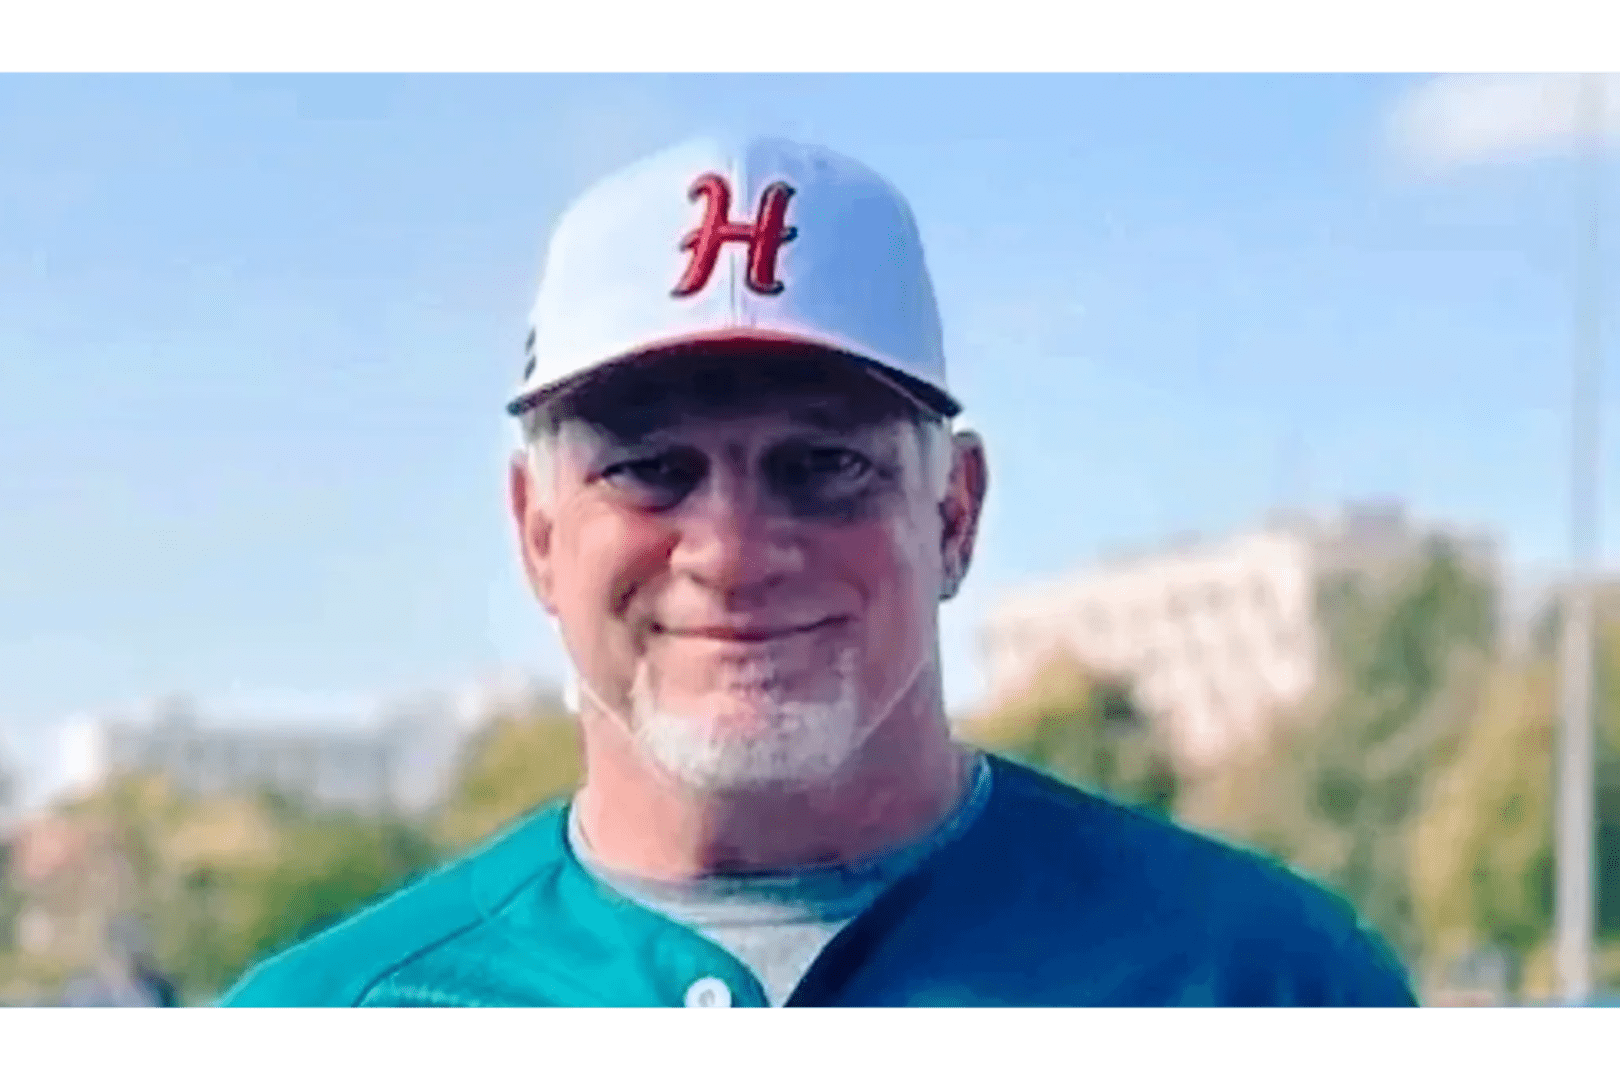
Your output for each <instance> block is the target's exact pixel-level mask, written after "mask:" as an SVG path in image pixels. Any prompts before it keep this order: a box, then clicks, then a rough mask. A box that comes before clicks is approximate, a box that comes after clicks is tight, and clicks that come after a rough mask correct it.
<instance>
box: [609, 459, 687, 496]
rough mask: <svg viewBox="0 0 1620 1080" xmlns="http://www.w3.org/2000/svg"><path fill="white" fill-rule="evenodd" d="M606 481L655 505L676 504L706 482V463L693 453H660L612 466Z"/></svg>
mask: <svg viewBox="0 0 1620 1080" xmlns="http://www.w3.org/2000/svg"><path fill="white" fill-rule="evenodd" d="M602 479H604V480H606V481H607V482H608V483H610V484H613V485H614V486H615V487H619V488H623V489H628V490H630V491H631V492H632V493H634V494H637V495H640V496H642V497H644V498H648V499H649V500H651V501H654V502H673V501H675V500H677V499H680V498H681V497H682V496H684V495H686V494H687V493H688V492H689V491H691V490H692V489H693V488H694V487H696V486H697V484H698V481H700V480H702V479H703V461H702V459H701V458H699V457H697V456H696V455H692V454H680V453H672V454H659V455H658V456H656V457H648V458H637V459H636V460H635V461H625V462H620V463H619V464H617V465H612V466H609V467H608V468H606V469H603V470H602Z"/></svg>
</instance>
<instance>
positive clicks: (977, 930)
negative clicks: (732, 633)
mask: <svg viewBox="0 0 1620 1080" xmlns="http://www.w3.org/2000/svg"><path fill="white" fill-rule="evenodd" d="M991 767H992V769H993V787H992V791H991V794H990V796H989V799H988V801H987V804H986V805H985V806H984V808H983V810H982V811H981V812H980V813H979V814H978V816H977V818H976V819H975V820H974V821H973V823H972V824H971V825H970V826H969V827H967V828H966V829H965V830H964V831H963V832H962V833H961V835H959V836H958V837H956V838H955V839H954V840H952V841H951V842H950V843H948V844H947V845H945V846H944V847H942V848H940V849H939V850H938V851H936V852H935V853H934V854H933V855H932V856H930V857H929V858H928V859H927V860H926V861H925V862H924V863H923V864H922V865H921V866H919V867H918V868H916V869H915V870H913V871H912V872H910V873H909V874H907V875H905V876H904V877H902V878H901V879H900V880H898V881H897V882H896V883H895V884H893V885H892V886H890V887H889V888H888V889H887V890H886V891H884V892H883V893H882V895H881V896H879V897H878V898H877V900H876V901H875V902H874V903H872V904H871V906H870V907H868V908H867V909H866V910H865V911H864V912H863V913H862V914H861V915H859V916H858V917H856V918H855V919H854V920H853V921H851V922H850V923H849V924H848V925H847V926H845V927H844V928H843V929H842V930H841V931H839V932H838V933H837V935H836V936H835V937H834V938H833V939H832V940H831V942H830V943H829V944H828V945H827V946H826V948H825V949H823V950H822V951H821V953H820V954H819V955H818V956H817V957H816V959H815V961H814V962H813V963H812V964H811V966H810V968H809V970H808V971H807V972H806V974H805V975H804V977H803V979H802V980H801V981H800V982H799V983H798V985H797V987H796V988H795V989H794V990H793V992H792V994H791V996H790V997H789V998H788V1000H787V1002H786V1004H787V1005H788V1006H790V1007H792V1006H953V1007H954V1006H1032V1007H1052V1006H1127V1007H1133V1006H1158V1005H1182V1006H1186V1005H1195V1006H1196V1005H1204V1006H1265V1005H1284V1006H1306V1005H1317V1006H1407V1005H1415V1004H1416V1000H1415V999H1414V997H1413V994H1412V991H1411V989H1410V987H1409V985H1408V982H1407V979H1406V976H1405V974H1404V972H1403V971H1402V969H1401V967H1400V964H1399V963H1398V962H1397V961H1396V960H1395V959H1394V958H1393V956H1392V955H1391V954H1390V952H1389V950H1388V949H1387V948H1386V947H1385V946H1384V944H1383V943H1382V942H1381V941H1379V939H1378V938H1377V937H1376V935H1374V934H1372V933H1370V932H1369V931H1367V930H1366V929H1365V928H1364V927H1362V926H1361V925H1360V924H1359V922H1358V920H1357V919H1356V917H1355V915H1354V913H1353V912H1352V911H1351V910H1350V909H1349V908H1348V907H1347V906H1346V905H1345V904H1344V902H1343V901H1341V900H1339V899H1338V898H1337V897H1335V896H1333V895H1332V894H1331V893H1329V892H1327V891H1325V890H1323V889H1322V888H1320V887H1319V886H1317V885H1314V884H1312V883H1310V882H1308V881H1306V880H1305V879H1304V878H1301V877H1299V876H1298V875H1296V874H1294V873H1292V872H1290V871H1289V870H1287V869H1285V868H1283V867H1282V866H1280V865H1278V864H1276V863H1274V862H1272V861H1270V860H1268V859H1265V858H1263V857H1261V856H1258V855H1255V854H1251V853H1248V852H1244V851H1241V850H1238V849H1236V848H1233V847H1230V846H1228V845H1226V844H1223V843H1220V842H1218V841H1215V840H1213V839H1210V838H1208V837H1204V836H1201V835H1199V834H1197V833H1194V832H1191V831H1189V830H1187V829H1184V828H1181V827H1179V826H1177V825H1174V824H1172V823H1170V822H1168V821H1164V820H1161V819H1159V818H1156V817H1153V816H1151V815H1147V814H1143V813H1139V812H1136V811H1133V810H1130V809H1127V808H1125V807H1122V806H1119V805H1116V804H1114V803H1112V802H1110V801H1108V800H1106V799H1102V798H1099V797H1097V796H1094V795H1091V794H1088V793H1085V792H1082V791H1079V790H1076V789H1075V788H1072V787H1069V786H1068V785H1065V784H1062V783H1060V782H1058V781H1055V780H1053V779H1051V778H1049V777H1046V776H1044V775H1042V774H1040V773H1037V772H1035V771H1033V770H1030V769H1026V768H1024V767H1022V766H1019V765H1015V764H1012V763H1010V762H1007V761H1004V760H1000V759H991ZM567 822H568V813H567V804H566V803H562V804H556V805H552V806H548V807H545V808H542V809H540V810H538V811H536V812H535V813H533V814H531V815H529V816H528V817H527V818H525V819H524V820H523V821H521V822H519V823H518V824H517V825H516V826H515V827H513V828H511V829H509V830H508V831H506V832H505V833H504V834H503V835H501V836H500V837H498V838H496V839H495V840H493V841H492V842H490V843H488V844H486V845H485V846H483V847H482V848H481V849H479V850H478V851H475V852H474V853H472V854H470V855H468V856H466V857H464V858H462V859H460V860H458V861H457V862H455V863H452V864H450V865H449V866H446V867H445V868H443V869H441V870H439V871H438V872H436V873H434V874H432V875H431V876H429V877H427V878H424V879H423V880H421V881H419V882H416V883H415V884H412V885H410V886H408V887H406V888H404V889H402V890H400V891H399V892H397V893H395V894H394V895H392V896H390V897H389V898H387V899H385V900H383V901H381V902H380V903H377V904H375V905H373V906H371V907H369V908H368V909H366V910H364V911H362V912H360V913H359V914H357V915H354V916H352V917H350V918H348V919H347V920H345V921H343V922H341V923H339V924H337V925H336V926H333V927H331V928H330V929H327V930H326V931H324V932H322V933H320V934H318V935H317V936H315V937H313V938H311V939H310V940H309V941H307V942H304V943H303V944H301V945H298V946H295V947H294V948H292V949H290V950H288V951H287V952H284V953H282V954H280V955H279V956H276V957H273V958H271V959H270V960H268V961H266V962H264V963H262V964H260V965H259V966H258V967H256V968H254V969H253V970H252V971H250V972H249V973H248V974H247V975H246V976H245V977H244V978H243V979H242V981H241V982H240V983H239V984H238V985H237V986H236V987H235V988H234V989H232V990H231V991H230V992H229V993H228V994H227V995H226V997H225V998H224V1000H223V1002H222V1004H224V1005H228V1006H384V1007H388V1006H507V1007H514V1006H680V1005H688V1004H700V1005H714V1004H728V1005H732V1006H745V1007H746V1006H764V1005H765V1004H766V1003H767V1001H766V995H765V992H764V990H763V989H762V988H761V986H760V985H759V983H758V981H757V980H756V979H755V978H754V976H753V974H752V973H751V972H750V970H749V969H748V968H747V967H746V966H745V965H744V964H743V963H742V962H741V961H739V960H738V959H736V958H735V957H733V956H732V955H731V954H729V953H728V952H726V950H725V949H723V948H721V947H720V946H719V945H718V944H716V943H715V942H713V941H711V940H710V939H708V938H706V937H704V936H703V935H701V934H699V933H697V932H696V931H695V930H693V929H690V928H688V927H686V926H683V925H681V924H679V923H677V922H674V921H672V920H670V919H668V918H666V917H665V916H663V915H659V914H657V913H655V912H653V911H652V910H650V909H648V908H645V907H642V906H640V905H638V904H636V903H634V902H633V901H631V900H629V899H628V898H626V897H625V896H623V895H622V894H620V893H619V892H617V891H615V890H614V889H613V888H612V887H611V886H609V885H607V884H605V883H604V882H602V881H600V880H599V879H597V878H596V877H594V876H593V875H592V874H591V873H590V872H588V871H587V870H586V869H585V868H584V867H583V866H582V865H581V864H580V863H579V861H578V860H577V859H576V858H575V856H574V854H573V852H572V850H571V848H570V846H569V843H568V834H567V831H568V824H567Z"/></svg>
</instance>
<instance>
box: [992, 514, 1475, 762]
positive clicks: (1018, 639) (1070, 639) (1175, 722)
mask: <svg viewBox="0 0 1620 1080" xmlns="http://www.w3.org/2000/svg"><path fill="white" fill-rule="evenodd" d="M1438 532H1439V530H1435V529H1425V528H1420V527H1419V526H1417V525H1416V524H1414V523H1413V522H1411V521H1410V520H1409V519H1408V517H1407V515H1406V513H1405V511H1404V509H1403V508H1402V507H1401V506H1400V505H1399V504H1395V503H1377V504H1366V505H1359V506H1351V507H1348V508H1346V509H1344V510H1342V511H1340V512H1338V513H1335V514H1332V515H1328V516H1311V515H1300V514H1295V515H1289V516H1279V517H1277V518H1275V519H1273V520H1272V521H1269V522H1267V523H1265V524H1264V525H1262V526H1260V527H1258V528H1255V529H1253V530H1250V531H1246V532H1242V533H1239V534H1237V535H1232V536H1227V537H1224V538H1219V539H1213V540H1188V541H1183V542H1179V543H1175V544H1171V545H1167V546H1165V547H1163V548H1160V549H1157V550H1154V551H1148V552H1143V553H1138V554H1133V555H1127V556H1123V557H1119V558H1115V559H1110V560H1106V561H1104V562H1103V563H1102V564H1100V565H1097V566H1095V567H1092V568H1089V569H1087V570H1085V571H1083V572H1081V573H1078V574H1076V575H1074V576H1072V577H1070V578H1067V579H1064V580H1057V581H1050V582H1046V583H1043V584H1041V585H1039V586H1038V587H1035V588H1032V589H1029V590H1027V591H1024V592H1022V593H1020V594H1017V595H1013V596H1010V597H1008V598H1007V599H1006V600H1005V601H1004V602H1003V603H1002V604H1001V605H999V606H998V607H997V608H996V609H995V610H994V611H993V612H992V614H991V616H990V618H989V619H988V620H986V623H985V625H984V627H983V631H982V637H981V646H982V649H983V654H984V658H985V663H986V668H987V675H988V682H989V690H990V696H991V699H992V703H994V702H999V701H1002V700H1006V699H1007V698H1009V697H1012V696H1016V695H1017V694H1018V693H1020V692H1021V691H1022V690H1023V688H1024V687H1025V686H1027V684H1028V681H1029V679H1030V678H1031V677H1032V676H1033V675H1034V674H1035V672H1036V671H1037V670H1038V669H1039V667H1040V666H1041V665H1042V664H1043V663H1045V662H1047V661H1048V660H1050V659H1051V658H1052V657H1053V656H1054V654H1060V653H1067V654H1069V655H1071V656H1073V657H1074V658H1076V659H1078V660H1079V661H1080V662H1081V663H1083V664H1085V665H1086V666H1087V667H1090V668H1092V669H1093V670H1095V671H1098V672H1101V673H1105V674H1108V675H1111V676H1115V677H1120V678H1124V679H1126V680H1128V681H1129V682H1130V683H1131V684H1132V685H1133V687H1134V688H1135V695H1136V699H1137V704H1138V705H1139V707H1141V708H1142V709H1143V710H1144V711H1145V712H1146V713H1148V714H1149V715H1150V716H1153V717H1154V718H1155V719H1156V720H1157V721H1158V722H1160V723H1161V724H1163V725H1164V728H1165V731H1166V734H1167V736H1168V740H1169V743H1170V746H1171V750H1172V753H1173V754H1174V755H1175V757H1176V760H1177V764H1178V766H1179V767H1181V768H1182V769H1184V770H1188V771H1197V770H1199V769H1201V768H1203V767H1206V766H1208V765H1210V764H1212V763H1214V762H1215V761H1217V760H1219V759H1220V758H1221V756H1222V755H1223V754H1225V753H1226V752H1228V751H1229V750H1230V749H1231V748H1232V747H1234V746H1235V745H1238V744H1239V743H1241V742H1243V741H1245V740H1247V739H1249V738H1251V737H1253V736H1254V735H1257V734H1259V733H1260V732H1262V731H1263V730H1264V728H1265V726H1266V725H1267V724H1268V723H1269V722H1270V721H1271V719H1272V718H1273V717H1275V716H1277V715H1278V714H1279V713H1280V712H1282V711H1283V710H1286V709H1287V708H1288V707H1290V706H1293V705H1297V704H1298V703H1299V702H1301V701H1302V700H1303V699H1304V698H1305V696H1306V695H1307V694H1309V693H1310V692H1311V690H1312V689H1313V687H1314V686H1315V685H1316V684H1317V679H1318V676H1319V673H1320V668H1321V659H1322V657H1321V640H1320V621H1321V620H1320V617H1319V616H1320V611H1319V597H1320V596H1321V593H1322V589H1323V586H1325V585H1330V584H1332V583H1333V582H1335V581H1342V580H1345V579H1347V578H1362V579H1367V578H1371V579H1375V580H1376V579H1378V578H1381V577H1383V576H1384V575H1386V574H1390V573H1394V572H1396V571H1398V570H1399V569H1400V568H1402V567H1404V566H1408V565H1410V564H1411V560H1412V558H1413V557H1414V556H1416V555H1417V554H1418V553H1419V552H1420V551H1421V550H1422V549H1423V545H1424V543H1425V542H1426V541H1427V540H1428V539H1430V538H1431V537H1433V536H1435V535H1436V534H1437V533H1438ZM1444 535H1446V537H1447V538H1448V539H1450V540H1452V541H1453V542H1454V543H1456V544H1457V545H1458V547H1459V549H1460V550H1461V551H1462V552H1463V553H1464V554H1465V556H1466V557H1467V558H1468V559H1470V560H1471V561H1474V562H1478V563H1481V564H1483V565H1485V566H1487V567H1490V568H1494V566H1495V560H1496V553H1495V549H1494V546H1493V544H1492V543H1491V542H1490V540H1489V539H1487V538H1484V537H1479V536H1472V535H1461V534H1456V533H1455V532H1450V531H1448V532H1446V533H1445V534H1444ZM1491 572H1494V570H1492V571H1491Z"/></svg>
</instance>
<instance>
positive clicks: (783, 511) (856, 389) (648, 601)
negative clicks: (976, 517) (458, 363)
mask: <svg viewBox="0 0 1620 1080" xmlns="http://www.w3.org/2000/svg"><path fill="white" fill-rule="evenodd" d="M702 370H703V369H702V368H701V365H700V366H699V369H698V370H697V372H696V373H695V374H694V372H693V371H692V370H683V369H681V368H680V367H679V366H677V367H675V368H673V369H668V370H653V371H649V372H646V373H641V374H632V375H630V376H627V377H625V378H623V379H621V380H620V385H618V386H608V387H605V388H603V389H601V390H600V391H598V392H597V393H595V394H594V395H593V397H592V399H591V400H589V401H586V402H583V403H582V404H581V405H580V406H579V407H578V408H577V410H576V411H574V412H573V414H572V416H571V418H569V419H565V420H564V421H563V422H562V424H561V426H560V429H559V436H558V440H557V442H556V444H555V448H554V452H553V455H552V457H551V460H550V461H549V462H548V463H547V465H546V467H547V468H548V469H549V470H550V475H549V477H546V478H542V479H543V481H545V480H549V483H550V485H551V490H550V492H549V497H548V498H547V499H545V500H543V501H544V503H545V506H544V508H541V507H540V506H538V505H537V506H535V507H532V508H531V509H530V511H529V512H528V514H527V516H528V517H529V518H533V519H536V520H534V521H532V522H531V523H530V525H528V526H526V542H525V547H526V551H527V549H529V548H531V547H532V548H533V549H534V550H535V552H537V553H538V558H536V557H534V556H531V573H532V574H533V576H535V578H536V583H537V588H538V589H539V590H540V592H541V594H542V598H543V599H544V600H545V601H546V603H547V605H548V607H550V608H551V609H552V610H553V611H554V613H555V614H556V616H557V618H558V621H559V623H560V624H561V629H562V633H563V636H564V639H565V641H566V643H567V646H568V649H569V652H570V654H571V655H572V657H573V659H574V662H575V666H576V668H577V669H578V673H579V676H580V679H581V683H582V691H583V696H584V697H585V698H586V699H587V701H588V702H589V703H591V704H594V705H595V707H596V708H597V709H598V710H600V711H601V712H603V713H605V714H607V715H608V716H610V717H612V718H614V719H615V720H616V721H617V722H618V723H620V724H622V725H623V726H624V727H625V728H626V729H627V730H628V731H629V732H630V734H631V736H632V737H633V739H634V742H635V745H636V746H637V748H638V750H639V751H640V752H641V753H642V754H644V755H645V756H646V757H647V758H648V759H649V760H650V761H652V762H653V763H654V764H655V765H657V766H658V767H659V768H660V769H662V770H663V771H664V772H665V773H667V774H668V775H670V776H671V777H673V778H674V779H676V780H677V781H679V782H681V783H684V784H687V785H689V786H693V787H698V788H704V789H711V790H724V789H745V788H759V787H781V786H794V785H800V784H808V783H815V782H817V781H822V780H826V779H829V778H831V777H832V776H834V775H835V774H836V773H837V772H838V770H839V769H840V768H841V767H842V766H843V765H845V763H846V762H848V760H849V759H850V757H851V755H853V754H854V753H855V752H856V750H858V749H859V747H860V746H861V744H862V743H863V741H864V740H865V739H866V738H867V736H868V735H869V734H870V733H871V732H872V730H873V729H874V728H875V727H876V726H877V725H879V724H880V723H881V722H882V721H883V719H884V718H885V717H886V716H887V715H888V714H889V712H890V710H891V709H892V708H893V706H894V704H895V702H896V701H897V700H898V699H899V698H900V697H901V695H902V694H904V693H905V691H906V690H907V689H909V688H910V687H911V685H912V684H913V683H914V682H915V681H916V680H917V679H918V678H919V677H920V676H921V675H922V673H923V672H924V671H925V670H927V669H929V666H930V665H931V664H932V662H933V661H934V657H935V648H934V643H935V638H936V622H935V619H936V609H937V602H938V597H939V593H940V586H941V566H942V561H941V536H942V524H941V515H940V508H939V492H938V490H937V486H936V484H935V483H934V482H933V481H931V479H930V477H929V474H928V471H927V470H926V469H925V467H924V466H925V457H924V453H923V450H922V446H921V443H920V441H919V439H918V435H917V431H916V429H915V427H914V426H912V424H911V423H910V422H909V421H907V420H905V419H901V418H900V417H899V416H897V415H896V412H895V408H894V403H893V399H892V397H890V396H889V395H890V394H891V391H889V390H887V389H886V388H883V387H882V386H881V385H879V384H877V383H874V382H872V381H870V380H868V379H866V378H865V377H859V378H854V379H851V378H848V377H839V378H814V379H785V380H783V379H766V378H760V379H740V380H734V379H729V378H721V379H719V380H718V381H717V380H714V379H708V380H706V379H705V378H704V377H703V376H702ZM536 527H538V528H539V529H540V530H542V531H544V533H545V535H544V537H543V538H541V537H538V536H535V537H534V542H531V540H530V539H529V538H530V537H531V536H533V535H534V534H535V531H536Z"/></svg>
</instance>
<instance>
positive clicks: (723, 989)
mask: <svg viewBox="0 0 1620 1080" xmlns="http://www.w3.org/2000/svg"><path fill="white" fill-rule="evenodd" d="M686 1007H687V1008H688V1009H729V1008H731V987H729V986H727V985H726V984H725V983H723V982H721V981H720V980H719V979H717V978H715V977H714V976H713V975H706V976H704V977H703V978H701V979H699V980H698V981H697V982H695V983H693V984H692V985H691V986H688V987H687V988H686Z"/></svg>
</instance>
